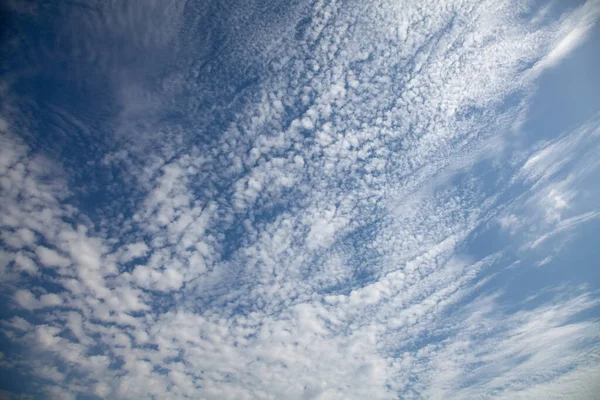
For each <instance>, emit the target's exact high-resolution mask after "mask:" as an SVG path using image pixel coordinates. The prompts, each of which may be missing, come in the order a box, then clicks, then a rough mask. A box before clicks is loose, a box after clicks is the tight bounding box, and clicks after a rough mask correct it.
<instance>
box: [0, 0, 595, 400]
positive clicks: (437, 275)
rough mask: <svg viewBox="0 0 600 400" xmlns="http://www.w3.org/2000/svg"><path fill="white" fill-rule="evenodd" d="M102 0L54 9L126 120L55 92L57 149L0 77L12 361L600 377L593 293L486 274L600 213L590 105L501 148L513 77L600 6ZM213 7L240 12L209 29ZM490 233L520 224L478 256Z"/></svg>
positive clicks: (564, 47)
mask: <svg viewBox="0 0 600 400" xmlns="http://www.w3.org/2000/svg"><path fill="white" fill-rule="evenodd" d="M110 4H111V6H110V7H109V6H107V7H105V8H101V9H98V10H96V9H93V10H92V9H90V10H88V9H86V10H79V9H76V8H75V7H73V8H69V9H68V10H69V15H75V16H81V17H82V18H81V19H80V21H82V22H81V23H80V24H76V25H75V28H73V29H75V31H74V32H71V31H68V30H67V31H64V30H62V28H60V26H58V27H53V28H52V29H56V30H57V31H59V32H60V34H61V35H63V36H64V35H66V37H70V38H71V39H72V40H73V43H72V48H73V49H74V50H77V52H80V53H81V54H79V53H77V54H75V55H70V56H68V57H72V60H73V61H77V62H78V63H80V64H79V65H80V66H81V68H82V69H85V68H87V69H85V71H84V70H82V71H78V72H77V73H81V74H85V73H89V74H91V78H90V82H94V83H93V84H92V83H88V84H89V85H91V86H89V87H91V88H92V89H94V93H96V91H98V96H100V95H102V96H106V93H104V92H102V93H100V92H99V89H98V87H99V86H96V84H97V83H98V82H100V81H101V80H102V79H106V80H107V81H108V82H109V83H110V84H109V85H108V89H106V90H109V91H111V93H110V96H109V97H111V99H112V101H113V103H111V104H110V105H107V106H106V107H108V109H110V117H106V119H109V122H105V121H104V120H102V121H101V123H100V122H98V125H95V124H93V123H90V122H89V118H90V117H89V115H88V114H85V113H84V112H83V111H81V110H79V109H78V108H77V107H76V106H71V107H72V109H70V110H69V111H68V112H67V111H64V112H63V111H60V112H59V111H57V110H58V108H56V107H55V108H52V107H42V106H39V109H40V115H43V116H46V115H47V114H51V117H52V118H50V117H48V120H49V121H57V122H54V123H53V124H48V126H46V128H47V129H48V130H49V131H50V132H49V133H48V135H49V137H53V136H52V135H57V136H56V137H63V138H64V137H66V139H64V142H62V143H64V147H65V149H67V150H69V151H67V150H65V151H62V152H60V151H58V150H55V149H54V148H51V147H48V148H44V144H45V143H46V142H45V140H46V139H44V138H45V136H44V135H43V134H42V132H40V131H39V129H40V128H39V126H40V125H37V124H36V123H34V122H36V121H34V122H32V121H29V120H28V118H30V115H29V113H27V112H24V111H23V110H28V109H27V108H26V105H27V104H29V103H28V101H29V100H30V99H28V98H27V96H28V93H25V94H23V93H20V92H19V91H18V90H17V89H12V88H11V89H10V90H8V89H7V90H6V95H7V99H10V100H11V103H8V102H7V105H6V106H5V108H4V109H3V110H2V115H1V117H2V119H0V121H1V122H0V131H1V137H0V140H1V142H0V188H1V190H2V196H0V210H1V211H0V225H1V229H2V236H1V238H2V242H1V243H2V248H1V251H0V281H1V282H2V285H3V286H2V287H3V289H4V290H3V293H6V294H5V299H6V303H7V304H8V306H7V313H8V314H7V315H8V316H7V317H6V318H5V319H4V320H2V322H1V325H0V329H1V332H2V334H3V335H4V337H5V338H6V340H7V341H9V342H10V343H13V344H14V346H15V347H14V348H15V350H14V351H12V352H8V351H7V352H6V354H3V357H2V358H0V361H2V360H5V359H7V360H10V361H7V362H6V366H5V367H6V368H10V369H14V370H16V371H18V372H19V373H21V374H24V375H27V376H32V377H35V381H36V384H35V385H32V388H31V391H32V393H34V394H40V393H41V394H43V396H46V397H50V398H60V399H69V398H77V397H78V396H96V397H97V398H206V399H222V398H231V399H254V398H265V399H276V398H298V399H317V398H331V399H336V398H340V399H342V398H343V399H347V398H367V397H371V398H381V399H385V398H398V397H401V398H407V399H409V398H423V397H426V398H477V397H495V396H497V397H502V396H505V397H509V398H514V397H519V396H521V397H522V398H528V397H532V398H535V397H536V396H542V395H543V394H544V393H549V392H556V393H564V394H565V395H566V394H569V393H571V394H573V393H577V394H581V396H586V395H587V394H590V393H593V391H594V386H593V385H594V381H593V380H592V379H590V376H592V375H593V373H594V371H596V370H597V365H598V364H597V356H595V355H594V354H595V351H596V352H597V348H598V337H597V336H598V335H597V332H598V329H599V328H600V327H599V326H598V322H597V321H595V320H592V319H589V318H585V317H580V318H579V317H578V316H581V315H585V312H586V311H589V310H592V309H594V308H595V307H597V306H598V300H597V295H596V296H595V294H594V293H592V292H591V291H590V289H589V288H588V287H585V286H577V287H574V288H573V287H569V288H562V289H564V290H562V289H561V290H560V291H556V292H553V291H552V290H551V289H548V288H546V287H536V288H535V290H537V291H538V292H537V293H535V294H534V296H533V297H527V298H524V299H517V300H514V304H513V303H511V301H513V300H511V299H509V296H508V295H507V294H506V293H507V288H506V287H504V286H503V285H502V284H498V285H497V286H493V285H491V284H490V282H493V281H494V279H495V277H496V276H497V275H498V274H500V272H498V271H497V270H498V269H503V268H504V267H506V263H507V262H508V260H509V259H510V257H508V256H507V254H509V253H511V252H512V253H514V254H517V256H519V257H521V258H523V259H525V258H526V257H529V256H530V255H531V254H533V256H534V257H537V256H538V255H539V254H542V253H543V254H542V255H543V256H544V257H542V258H540V260H539V265H540V266H543V265H545V264H547V263H548V262H549V259H547V257H550V259H551V257H552V255H553V253H552V252H551V251H549V250H547V249H545V250H544V245H545V244H546V243H549V242H550V241H553V240H554V239H557V241H560V243H561V245H563V246H565V245H566V244H567V243H568V241H569V240H570V238H572V237H573V236H572V235H570V233H572V232H575V230H576V228H577V227H578V226H580V225H581V224H582V223H583V222H588V221H592V220H594V219H595V218H597V217H598V216H599V215H600V214H599V213H600V211H598V210H597V205H596V204H593V202H592V201H590V200H589V198H597V196H593V194H594V193H595V192H593V193H592V194H591V195H590V191H593V190H597V188H595V187H593V186H592V185H591V184H590V182H591V181H592V180H593V177H594V176H597V173H598V172H597V171H598V167H599V165H598V159H597V157H595V154H597V150H598V146H599V145H600V135H599V133H600V125H599V124H600V122H599V121H600V120H599V119H598V118H595V119H593V120H591V121H589V122H588V123H586V124H584V125H582V126H581V127H580V128H578V129H576V130H574V131H572V132H566V133H565V134H564V135H563V136H562V137H560V138H558V139H553V140H549V141H547V142H544V143H542V144H540V145H539V147H538V148H536V149H533V150H532V149H529V148H528V149H524V150H522V151H519V152H515V153H514V154H513V153H510V154H507V153H509V151H508V150H506V149H505V148H503V147H502V145H501V143H502V140H503V138H504V137H505V136H504V133H505V132H508V131H509V130H510V128H511V126H512V124H513V122H514V120H515V119H516V118H517V117H518V116H519V115H521V114H520V113H521V112H522V111H523V109H525V108H526V104H524V102H525V100H523V102H518V101H517V102H516V104H509V103H510V101H509V100H507V99H510V98H514V97H515V96H516V97H518V98H523V99H527V95H528V94H529V93H530V91H531V90H533V87H534V85H535V79H536V78H537V77H538V76H539V73H540V71H541V70H543V69H545V68H549V67H551V66H553V65H557V63H558V61H559V60H560V59H563V58H565V57H566V56H567V55H568V52H569V51H570V50H572V49H573V48H575V47H576V45H577V43H578V42H580V41H581V40H583V39H584V38H585V36H586V35H585V33H586V32H588V30H589V29H590V27H591V26H592V24H593V23H594V22H595V19H597V17H598V10H599V7H598V2H596V1H590V2H587V3H585V4H583V5H581V6H579V7H576V8H574V9H571V10H567V11H564V13H563V14H562V16H561V17H560V18H558V19H555V18H550V17H547V15H546V14H547V13H548V7H550V8H551V7H558V6H556V5H553V4H549V5H548V6H547V7H546V8H544V9H543V10H541V11H540V10H537V9H532V8H531V7H532V6H531V5H530V4H525V3H521V2H516V1H508V0H506V1H500V2H497V1H496V2H490V1H483V2H481V1H471V0H467V1H450V2H448V3H447V4H446V5H445V6H444V7H440V5H439V3H438V2H435V1H419V2H411V1H406V2H400V3H398V2H388V1H379V2H371V3H368V5H364V4H358V3H354V2H350V3H347V2H345V3H342V2H338V1H320V0H319V1H315V2H313V3H311V4H304V5H302V6H293V7H291V8H290V9H289V10H288V11H283V10H280V11H278V12H274V11H266V10H262V9H261V6H259V5H255V8H254V9H250V7H249V6H246V5H244V6H241V5H240V9H235V7H233V8H231V9H229V8H227V7H225V8H224V9H223V10H221V9H220V8H219V7H218V6H216V5H214V4H212V3H210V2H209V3H207V4H206V5H204V6H203V4H204V3H203V2H198V3H194V2H187V3H186V4H185V5H184V2H176V1H174V2H170V3H169V4H168V5H166V4H163V3H162V2H152V3H151V4H150V5H149V6H147V7H146V6H140V5H137V4H135V5H134V3H128V5H127V7H124V8H121V7H117V6H116V5H114V4H113V3H110ZM115 4H116V3H115ZM13 12H15V13H16V11H14V10H13ZM266 13H273V16H272V19H273V21H272V25H269V24H270V23H269V21H268V20H267V21H264V20H263V19H261V18H260V16H261V15H266ZM31 14H32V15H31V16H28V17H27V18H31V19H32V20H33V21H34V22H35V21H37V23H39V18H41V17H40V15H39V14H36V12H35V11H31ZM59 14H60V13H59ZM275 14H277V15H275ZM284 14H285V15H284ZM20 15H21V14H20ZM23 15H24V14H23ZM27 15H29V14H27ZM61 15H62V14H60V15H59V16H58V17H56V18H58V21H59V22H60V21H61V19H60V18H63V16H61ZM269 15H270V14H269ZM211 16H212V17H211ZM20 18H25V17H22V16H21V17H20ZM36 18H37V19H36ZM53 18H54V17H53ZM210 18H214V20H216V21H221V22H223V23H224V26H217V25H218V24H216V23H212V24H208V23H207V25H206V28H205V29H206V32H204V31H202V29H201V28H199V27H198V26H199V25H202V24H199V25H198V24H196V23H198V21H200V22H203V21H204V22H206V21H208V20H210ZM163 22H164V23H163ZM226 23H229V24H230V25H227V24H226ZM236 27H239V28H236ZM117 28H118V29H117ZM209 28H210V29H209ZM240 29H247V30H248V32H249V33H248V35H246V34H245V33H244V32H240V31H239V30H240ZM209 31H210V32H209ZM79 33H83V34H82V35H76V34H79ZM69 35H71V36H69ZM63 36H61V37H63ZM195 39H197V42H195V41H194V40H195ZM121 41H122V42H123V43H125V44H126V46H125V48H124V49H123V48H118V49H113V46H116V44H115V43H117V42H121ZM15 43H17V45H21V44H22V43H20V42H19V41H18V40H16V39H15ZM194 43H196V45H194ZM257 43H260V44H261V45H260V46H259V45H257ZM26 45H27V46H33V44H31V43H29V42H27V43H26ZM91 48H93V49H94V51H91V50H90V51H89V52H86V49H88V50H89V49H91ZM98 49H105V50H107V51H106V52H105V53H103V52H102V51H99V50H98ZM110 49H113V50H114V51H108V50H110ZM30 50H31V51H33V52H39V51H40V49H39V48H35V47H32V48H31V49H30ZM192 50H193V51H192ZM209 50H210V51H209ZM103 54H107V55H108V54H110V55H111V56H110V57H108V56H106V57H105V56H103ZM132 55H135V56H136V57H138V56H143V55H148V60H147V61H148V64H151V65H146V63H144V62H141V61H140V59H137V58H136V57H133V56H132ZM166 56H168V57H166ZM129 57H131V58H129ZM82 60H87V61H86V62H87V63H88V64H97V65H95V66H94V67H93V68H92V67H90V66H89V65H88V64H86V65H87V67H85V66H84V64H85V63H83V61H82ZM153 60H155V61H156V64H152V61H153ZM166 60H169V61H166ZM84 67H85V68H84ZM32 73H34V74H37V73H38V72H37V70H36V71H34V72H32ZM225 75H227V77H225ZM74 76H77V75H76V74H75V75H74ZM12 79H18V78H12ZM82 85H83V84H82ZM15 87H17V88H18V85H15ZM110 106H114V108H110ZM64 107H67V106H64ZM67 108H68V107H67ZM98 114H100V113H98ZM39 119H40V121H42V122H43V120H44V119H43V118H42V117H40V118H39ZM42 122H39V123H40V124H41V123H42ZM86 124H87V125H89V126H86ZM82 132H84V133H82ZM61 135H63V136H61ZM96 136H98V137H96ZM90 143H92V144H90ZM88 146H90V147H89V148H88ZM90 149H91V150H90ZM79 151H82V152H83V155H81V154H79V153H78V152H79ZM489 176H493V177H492V178H490V177H489ZM106 177H108V178H106ZM490 182H491V183H490ZM590 188H591V189H590ZM94 196H96V197H97V199H94ZM494 229H495V230H496V231H499V232H500V233H498V232H496V233H498V234H499V235H500V234H505V235H506V236H507V239H506V240H507V241H508V242H509V243H508V244H506V246H501V247H500V248H498V249H495V250H490V251H486V250H483V251H480V252H475V251H472V249H471V248H470V247H469V246H470V245H471V244H472V243H473V241H475V240H476V239H477V237H478V236H479V235H483V234H485V233H486V232H488V233H489V232H493V231H494ZM565 233H569V235H567V234H565ZM553 243H554V242H553ZM512 253H511V254H512ZM515 263H516V264H518V263H519V261H516V262H515ZM516 264H515V265H516ZM513 266H514V265H513ZM513 269H514V268H513ZM509 270H510V268H509ZM544 290H546V292H544ZM4 364H5V363H4V362H3V363H2V366H3V367H4ZM579 382H584V383H583V384H584V385H587V386H586V387H585V388H583V389H578V388H576V385H577V384H578V383H579Z"/></svg>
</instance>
